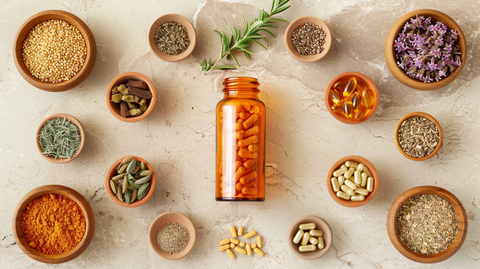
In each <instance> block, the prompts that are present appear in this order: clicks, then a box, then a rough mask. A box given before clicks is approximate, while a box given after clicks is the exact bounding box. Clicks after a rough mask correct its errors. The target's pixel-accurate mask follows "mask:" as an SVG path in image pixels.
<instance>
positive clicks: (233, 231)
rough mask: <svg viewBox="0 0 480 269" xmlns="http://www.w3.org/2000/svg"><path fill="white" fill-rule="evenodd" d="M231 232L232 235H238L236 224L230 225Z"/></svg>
mask: <svg viewBox="0 0 480 269" xmlns="http://www.w3.org/2000/svg"><path fill="white" fill-rule="evenodd" d="M230 232H231V233H232V237H233V238H236V237H237V231H236V230H235V226H233V225H232V226H230Z"/></svg>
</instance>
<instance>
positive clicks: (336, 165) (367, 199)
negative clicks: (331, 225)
mask: <svg viewBox="0 0 480 269" xmlns="http://www.w3.org/2000/svg"><path fill="white" fill-rule="evenodd" d="M346 161H354V162H358V163H363V164H364V165H365V166H366V167H367V168H368V170H370V173H372V176H373V191H372V192H371V193H369V194H368V195H367V196H366V197H365V200H363V201H359V202H353V201H350V200H348V201H347V200H343V199H341V198H338V197H337V195H336V193H335V192H334V191H333V188H332V182H331V178H332V177H333V172H334V171H335V170H337V169H338V168H339V167H340V166H341V165H342V164H343V163H345V162H346ZM379 181H380V180H379V178H378V173H377V169H375V166H374V165H373V164H372V163H371V162H370V161H369V160H367V159H365V158H364V157H361V156H357V155H350V156H345V157H343V158H341V159H339V160H338V161H336V162H335V163H334V164H333V165H332V167H331V168H330V170H329V171H328V174H327V190H328V193H329V194H330V196H331V197H332V198H333V200H335V201H336V202H337V203H339V204H341V205H343V206H345V207H358V206H362V205H364V204H366V203H368V202H370V201H371V200H372V199H373V197H374V196H375V194H377V191H378V184H379Z"/></svg>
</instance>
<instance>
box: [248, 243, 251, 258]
mask: <svg viewBox="0 0 480 269" xmlns="http://www.w3.org/2000/svg"><path fill="white" fill-rule="evenodd" d="M247 255H248V256H252V247H251V246H250V244H247Z"/></svg>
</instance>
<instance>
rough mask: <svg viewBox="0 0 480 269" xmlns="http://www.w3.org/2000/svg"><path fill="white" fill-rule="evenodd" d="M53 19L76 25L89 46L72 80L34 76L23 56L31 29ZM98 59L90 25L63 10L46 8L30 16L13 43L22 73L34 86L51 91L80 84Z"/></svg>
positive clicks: (15, 58) (19, 70)
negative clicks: (48, 80) (52, 81)
mask: <svg viewBox="0 0 480 269" xmlns="http://www.w3.org/2000/svg"><path fill="white" fill-rule="evenodd" d="M51 19H58V20H63V21H66V22H68V23H70V24H71V25H73V26H75V28H77V29H78V31H80V33H81V34H82V36H83V38H84V39H85V44H86V46H87V57H86V59H85V63H84V65H83V67H82V69H80V71H79V72H78V73H77V74H76V75H75V76H74V77H73V78H71V79H70V80H68V81H64V82H60V83H49V82H43V81H41V80H39V79H37V78H36V77H34V76H32V74H30V71H28V69H27V68H26V67H25V64H24V62H23V57H22V52H23V48H22V47H23V42H24V40H25V38H26V37H27V36H28V33H29V32H30V30H32V29H33V28H34V27H35V26H36V25H37V24H39V23H41V22H44V21H47V20H51ZM96 60H97V44H96V42H95V37H94V36H93V34H92V32H91V31H90V28H88V26H87V25H86V24H85V23H84V22H83V21H82V20H81V19H80V18H78V17H77V16H75V15H73V14H72V13H69V12H66V11H62V10H46V11H42V12H39V13H37V14H35V15H33V16H31V17H30V18H28V19H27V21H25V22H24V23H23V24H22V26H20V29H19V30H18V32H17V35H16V36H15V41H14V44H13V61H14V62H15V66H16V67H17V70H18V72H19V73H20V75H21V76H22V77H23V78H24V79H25V80H26V81H27V82H28V83H30V84H31V85H32V86H34V87H37V88H39V89H42V90H45V91H49V92H62V91H66V90H70V89H72V88H74V87H76V86H78V85H79V84H80V83H82V82H83V81H84V80H85V79H86V78H87V77H88V75H89V74H90V72H91V71H92V69H93V67H94V66H95V61H96Z"/></svg>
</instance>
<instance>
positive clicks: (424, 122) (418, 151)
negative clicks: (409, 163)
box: [397, 117, 440, 158]
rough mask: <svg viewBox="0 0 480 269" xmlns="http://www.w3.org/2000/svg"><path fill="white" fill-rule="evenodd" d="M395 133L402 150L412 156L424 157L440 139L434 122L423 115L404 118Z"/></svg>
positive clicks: (433, 148)
mask: <svg viewBox="0 0 480 269" xmlns="http://www.w3.org/2000/svg"><path fill="white" fill-rule="evenodd" d="M397 135H398V142H399V144H400V147H401V148H402V150H403V152H405V153H406V154H407V155H408V156H411V157H414V158H421V157H425V156H427V155H429V154H430V153H432V152H433V151H434V150H435V148H436V147H437V145H438V141H439V140H440V135H439V132H438V128H437V125H436V124H435V122H434V121H431V120H429V119H426V118H424V117H411V118H408V119H406V120H404V121H403V122H402V124H401V125H400V128H399V130H398V134H397Z"/></svg>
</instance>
